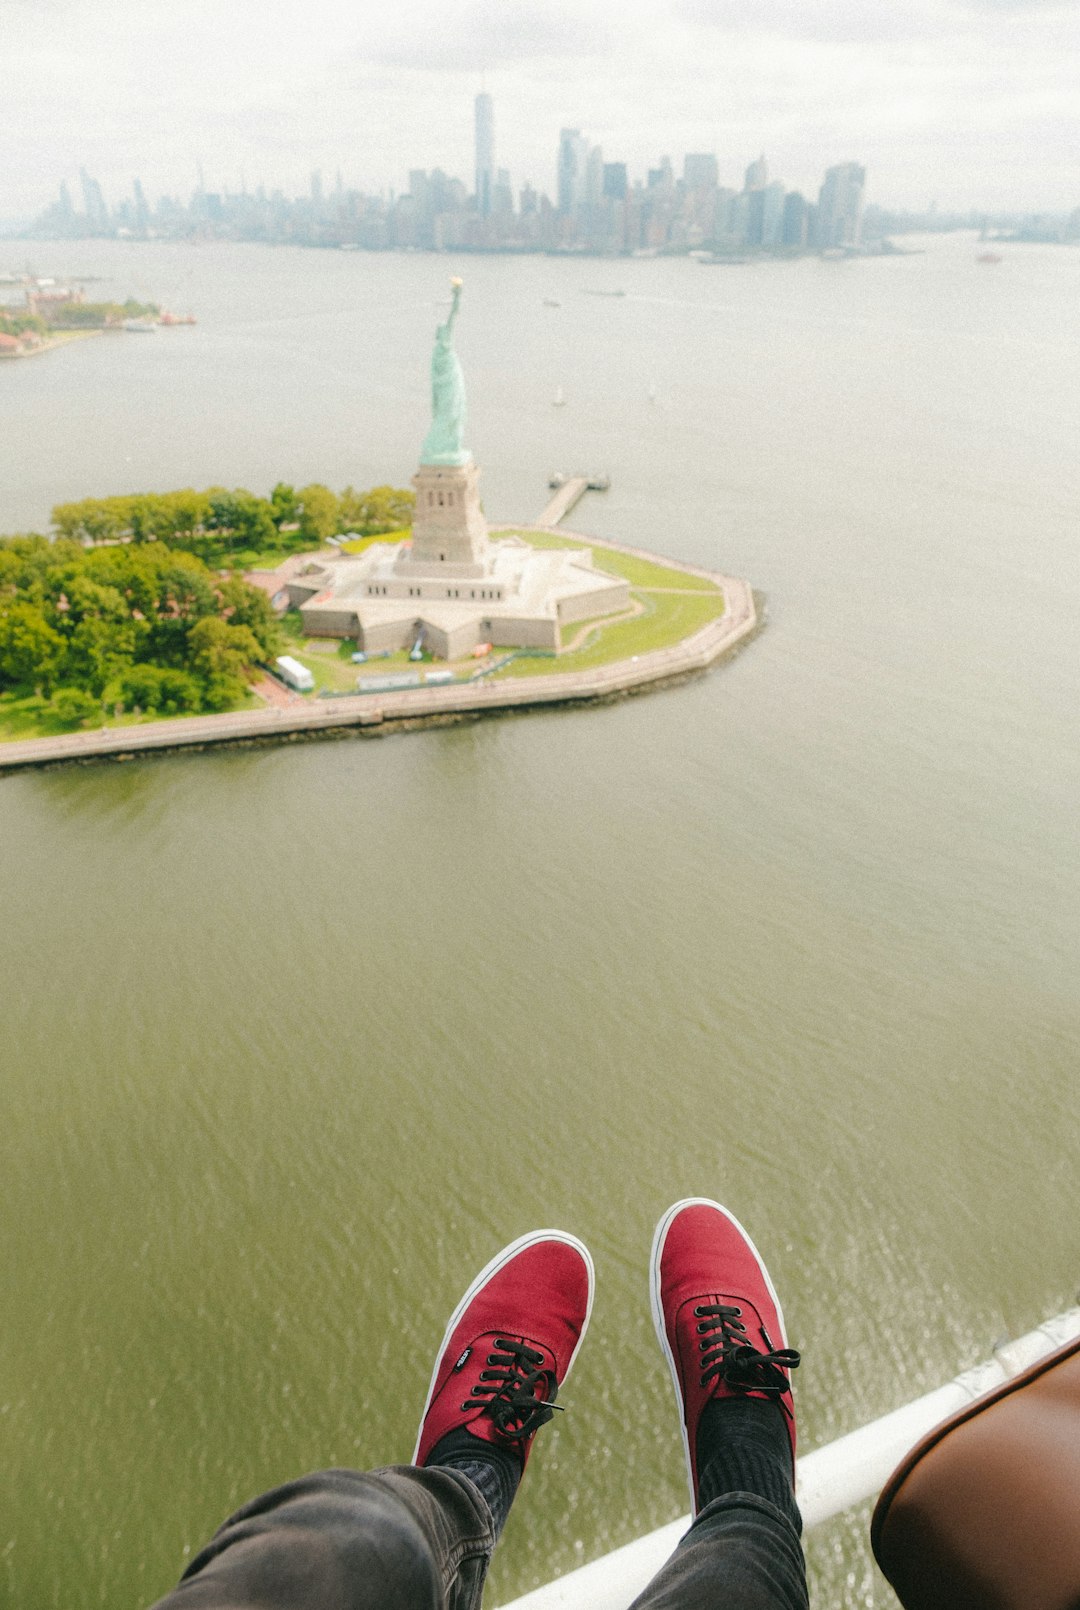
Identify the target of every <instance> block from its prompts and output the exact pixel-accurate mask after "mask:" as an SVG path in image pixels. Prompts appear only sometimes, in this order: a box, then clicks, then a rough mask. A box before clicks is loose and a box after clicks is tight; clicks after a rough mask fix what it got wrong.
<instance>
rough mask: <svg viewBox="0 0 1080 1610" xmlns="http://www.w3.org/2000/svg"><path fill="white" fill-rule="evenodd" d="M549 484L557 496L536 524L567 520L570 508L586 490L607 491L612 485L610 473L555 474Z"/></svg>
mask: <svg viewBox="0 0 1080 1610" xmlns="http://www.w3.org/2000/svg"><path fill="white" fill-rule="evenodd" d="M548 485H549V486H550V487H551V488H552V490H553V491H554V493H555V496H554V497H553V498H552V500H551V502H550V503H549V504H548V505H547V507H546V508H544V509H542V510H541V511H540V513H539V514H538V515H537V517H536V521H535V524H536V525H538V526H543V527H548V528H550V527H551V526H556V525H558V523H559V521H560V520H565V518H566V516H567V515H568V514H569V513H570V510H571V509H572V508H573V507H574V505H575V503H577V501H578V499H579V498H581V497H582V496H583V495H584V493H586V492H606V491H608V489H609V488H610V486H611V477H610V475H577V474H575V475H553V476H552V477H551V480H550V481H549V482H548Z"/></svg>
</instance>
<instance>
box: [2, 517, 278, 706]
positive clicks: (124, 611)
mask: <svg viewBox="0 0 1080 1610" xmlns="http://www.w3.org/2000/svg"><path fill="white" fill-rule="evenodd" d="M280 644H281V628H280V627H279V625H278V623H277V621H276V620H275V618H274V614H273V610H272V608H271V605H270V601H269V599H268V598H267V597H266V595H265V593H263V592H261V591H260V590H259V589H258V588H257V587H252V586H250V585H249V584H248V583H247V582H245V581H243V580H242V579H241V578H240V577H238V576H229V577H225V576H221V575H217V574H215V573H214V572H213V571H211V570H210V569H208V568H207V566H206V565H205V564H203V562H202V561H201V560H200V559H199V558H197V557H196V556H195V555H194V554H190V553H183V552H175V551H172V550H171V549H170V548H169V547H167V546H166V545H165V544H164V543H161V542H155V541H151V540H145V541H142V542H140V543H137V544H125V545H121V546H115V547H104V548H95V549H89V550H88V549H86V548H84V547H82V546H81V545H80V544H79V543H76V542H72V541H71V540H70V539H67V538H63V537H62V538H59V539H57V540H56V541H55V542H52V541H49V540H48V539H47V538H45V537H39V536H27V537H5V538H0V692H7V691H12V690H18V691H21V690H26V691H30V690H36V691H38V692H39V693H40V694H42V695H44V696H45V697H47V698H50V699H51V701H52V705H53V708H54V710H55V712H56V714H57V715H58V716H59V717H60V719H61V720H62V721H64V722H66V723H68V724H71V725H74V724H75V723H77V722H82V721H92V720H97V721H98V722H100V720H101V719H102V709H103V707H105V708H109V707H115V706H117V705H122V706H123V707H124V708H125V709H128V710H132V709H138V710H141V711H148V710H154V711H161V712H162V713H164V714H170V715H172V714H181V713H184V712H188V711H197V710H223V709H228V708H229V707H230V706H231V705H234V704H235V703H236V702H237V700H238V699H240V698H241V697H242V696H243V693H244V690H245V687H246V685H247V683H248V682H249V681H250V680H251V678H252V675H253V668H254V666H255V665H256V664H257V663H259V662H260V661H265V660H267V659H269V658H271V657H272V656H273V655H275V654H276V653H278V652H279V649H280Z"/></svg>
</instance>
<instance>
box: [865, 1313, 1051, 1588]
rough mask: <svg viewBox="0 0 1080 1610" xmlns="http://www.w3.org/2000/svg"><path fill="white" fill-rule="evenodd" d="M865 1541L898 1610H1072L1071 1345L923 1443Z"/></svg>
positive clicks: (895, 1479) (893, 1484)
mask: <svg viewBox="0 0 1080 1610" xmlns="http://www.w3.org/2000/svg"><path fill="white" fill-rule="evenodd" d="M870 1536H871V1541H872V1543H873V1547H874V1554H875V1555H876V1557H877V1561H878V1564H879V1565H880V1566H881V1569H882V1570H883V1571H884V1573H885V1575H886V1576H887V1577H888V1579H889V1581H890V1582H891V1583H892V1586H893V1588H894V1589H895V1590H896V1593H897V1596H898V1597H899V1599H900V1600H901V1602H902V1603H903V1605H904V1606H905V1610H1080V1339H1077V1340H1075V1341H1072V1342H1069V1343H1067V1344H1066V1346H1064V1347H1061V1348H1059V1349H1058V1350H1057V1352H1055V1353H1051V1354H1049V1355H1048V1356H1047V1357H1046V1358H1044V1359H1040V1360H1039V1362H1038V1363H1037V1364H1033V1365H1032V1366H1031V1368H1030V1369H1027V1370H1025V1371H1024V1372H1023V1373H1022V1374H1020V1375H1018V1376H1015V1377H1014V1378H1013V1379H1012V1380H1011V1381H1006V1382H1005V1383H1003V1385H1001V1386H999V1387H995V1388H994V1390H993V1391H991V1392H987V1393H986V1394H985V1395H984V1396H983V1397H981V1398H977V1399H976V1400H975V1401H974V1402H973V1403H970V1404H968V1406H967V1407H966V1408H964V1409H961V1410H960V1411H959V1413H957V1414H955V1415H953V1416H952V1417H951V1418H950V1419H948V1420H944V1421H942V1423H941V1425H939V1426H937V1427H936V1428H935V1429H934V1430H933V1431H931V1432H930V1433H929V1435H928V1436H926V1437H924V1438H923V1440H922V1442H920V1443H919V1444H918V1445H917V1446H916V1447H915V1448H913V1449H912V1451H911V1453H909V1454H908V1455H907V1457H906V1458H905V1459H904V1460H903V1462H902V1463H901V1464H900V1465H899V1466H898V1467H897V1469H896V1470H895V1471H894V1472H893V1474H892V1476H891V1477H890V1478H889V1480H888V1482H887V1483H886V1485H885V1488H884V1490H883V1492H882V1494H881V1497H880V1498H879V1499H878V1502H877V1506H876V1508H875V1510H874V1518H873V1521H872V1522H871V1527H870Z"/></svg>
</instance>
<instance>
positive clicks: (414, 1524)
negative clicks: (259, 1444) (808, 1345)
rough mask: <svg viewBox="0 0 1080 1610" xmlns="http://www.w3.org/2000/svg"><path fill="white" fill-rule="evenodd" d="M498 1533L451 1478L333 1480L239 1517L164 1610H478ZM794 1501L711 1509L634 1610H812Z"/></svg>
mask: <svg viewBox="0 0 1080 1610" xmlns="http://www.w3.org/2000/svg"><path fill="white" fill-rule="evenodd" d="M494 1546H495V1533H494V1529H493V1527H492V1524H491V1515H490V1512H489V1510H488V1507H487V1504H486V1503H485V1502H484V1499H483V1498H482V1496H481V1495H480V1493H479V1491H478V1489H477V1488H476V1487H474V1485H473V1483H472V1482H471V1481H470V1480H469V1478H468V1477H467V1476H465V1475H462V1474H461V1472H459V1471H456V1470H440V1469H426V1470H419V1469H417V1468H416V1467H415V1466H413V1465H391V1466H388V1467H387V1468H386V1469H385V1470H373V1471H371V1472H369V1473H368V1474H361V1473H360V1472H359V1471H355V1470H326V1471H322V1472H321V1473H320V1474H318V1475H315V1476H305V1477H304V1478H303V1479H302V1480H300V1481H294V1482H289V1483H288V1484H287V1485H286V1486H284V1487H277V1488H275V1489H274V1490H273V1491H272V1492H269V1493H266V1494H264V1495H263V1497H261V1498H257V1499H255V1500H254V1502H253V1503H250V1504H247V1505H245V1506H244V1508H243V1509H241V1510H238V1511H237V1513H236V1514H235V1515H233V1516H232V1517H231V1518H230V1519H229V1520H228V1521H226V1523H225V1525H224V1526H223V1527H222V1528H221V1530H220V1531H219V1532H218V1533H217V1535H216V1536H215V1537H214V1539H213V1540H212V1542H211V1543H210V1544H209V1545H208V1546H207V1547H206V1548H205V1549H203V1551H202V1553H201V1554H199V1555H198V1556H197V1557H196V1558H195V1559H194V1560H193V1561H192V1562H191V1564H190V1565H189V1566H188V1569H187V1570H186V1571H185V1573H184V1577H183V1580H182V1581H181V1583H180V1585H179V1587H178V1588H176V1589H175V1590H174V1592H172V1593H170V1594H168V1595H167V1596H166V1597H165V1598H164V1599H162V1600H161V1601H160V1602H159V1604H158V1606H157V1607H156V1610H477V1606H478V1605H479V1603H480V1596H481V1594H482V1592H483V1588H484V1576H485V1573H486V1571H487V1565H488V1560H489V1559H490V1557H491V1551H492V1549H493V1548H494ZM807 1603H808V1601H807V1594H806V1573H805V1568H804V1564H803V1554H802V1547H801V1545H800V1542H799V1521H798V1512H797V1510H795V1507H794V1502H793V1503H792V1505H791V1511H790V1513H786V1514H785V1513H784V1512H783V1511H781V1510H780V1509H777V1508H776V1506H775V1505H773V1504H772V1503H770V1502H769V1501H768V1500H767V1499H765V1498H762V1497H760V1496H759V1495H758V1494H756V1493H746V1492H727V1493H723V1494H721V1495H720V1497H718V1498H715V1499H714V1500H713V1502H712V1503H711V1504H708V1505H707V1506H706V1507H705V1508H704V1509H703V1510H702V1511H701V1514H700V1515H699V1516H698V1517H697V1519H696V1520H695V1522H694V1524H693V1525H692V1526H691V1527H690V1530H689V1531H688V1532H687V1534H686V1536H685V1537H684V1538H683V1539H682V1541H681V1542H680V1544H679V1546H678V1548H677V1549H676V1550H675V1553H674V1554H673V1555H672V1556H671V1559H670V1560H668V1562H667V1564H666V1565H665V1566H664V1567H663V1569H662V1570H661V1571H660V1572H659V1574H658V1575H657V1576H656V1577H654V1578H653V1580H652V1582H651V1583H650V1584H649V1586H648V1587H647V1588H646V1589H645V1591H644V1593H642V1594H640V1595H639V1596H638V1598H637V1599H635V1600H634V1605H633V1610H668V1607H672V1610H674V1607H675V1606H678V1607H679V1610H806V1607H807Z"/></svg>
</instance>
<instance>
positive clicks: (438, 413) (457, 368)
mask: <svg viewBox="0 0 1080 1610" xmlns="http://www.w3.org/2000/svg"><path fill="white" fill-rule="evenodd" d="M450 284H451V287H452V290H453V300H452V301H451V304H450V312H449V313H448V314H447V317H446V323H445V324H440V325H439V327H438V329H437V330H436V331H435V348H434V351H433V352H432V354H431V429H430V430H429V431H428V433H427V435H426V436H425V437H424V445H423V447H422V448H421V449H420V462H421V464H451V465H458V466H460V465H462V464H468V463H469V461H470V459H471V458H472V454H471V453H470V452H469V449H468V448H467V447H465V446H463V445H462V438H463V437H464V435H465V376H464V375H463V374H462V372H461V364H460V363H459V362H458V355H457V353H456V352H455V351H454V345H453V342H454V320H455V318H456V317H457V310H458V303H459V302H460V301H461V281H460V280H459V279H453V280H451V281H450Z"/></svg>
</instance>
